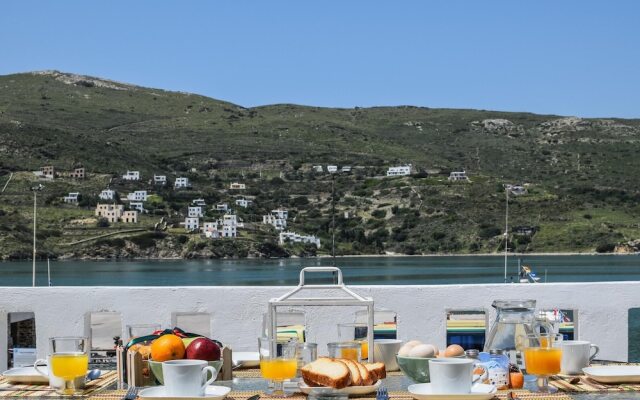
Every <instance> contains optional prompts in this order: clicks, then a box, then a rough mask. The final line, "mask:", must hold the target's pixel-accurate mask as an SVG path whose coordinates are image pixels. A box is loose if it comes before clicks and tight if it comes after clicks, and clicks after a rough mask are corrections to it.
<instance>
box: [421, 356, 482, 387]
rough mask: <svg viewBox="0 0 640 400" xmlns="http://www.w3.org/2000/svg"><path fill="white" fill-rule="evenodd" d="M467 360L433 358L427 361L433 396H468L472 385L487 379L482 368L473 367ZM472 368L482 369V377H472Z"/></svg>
mask: <svg viewBox="0 0 640 400" xmlns="http://www.w3.org/2000/svg"><path fill="white" fill-rule="evenodd" d="M474 364H475V361H474V360H472V359H468V358H446V357H445V358H434V359H431V360H429V376H430V379H431V387H432V390H433V393H434V394H468V393H471V386H472V385H473V384H474V383H477V382H482V381H483V380H484V379H487V377H488V376H489V373H488V371H487V369H486V368H484V367H483V366H477V365H476V366H474ZM474 368H482V369H483V370H484V372H483V373H482V375H478V376H476V377H474V376H473V370H474Z"/></svg>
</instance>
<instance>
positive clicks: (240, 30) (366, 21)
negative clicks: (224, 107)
mask: <svg viewBox="0 0 640 400" xmlns="http://www.w3.org/2000/svg"><path fill="white" fill-rule="evenodd" d="M44 69H57V70H61V71H66V72H75V73H80V74H87V75H94V76H100V77H105V78H110V79H115V80H119V81H124V82H130V83H135V84H139V85H143V86H151V87H157V88H163V89H170V90H181V91H187V92H194V93H200V94H204V95H207V96H211V97H215V98H218V99H223V100H228V101H231V102H234V103H237V104H240V105H243V106H254V105H262V104H272V103H298V104H308V105H318V106H334V107H353V106H374V105H402V104H410V105H417V106H427V107H452V108H480V109H490V110H508V111H531V112H537V113H553V114H562V115H577V116H618V117H640V1H634V0H627V1H588V0H581V1H558V0H549V1H542V0H536V1H529V2H524V1H514V0H504V1H476V0H469V1H453V0H452V1H445V0H442V1H419V0H416V1H392V0H388V1H385V2H382V1H347V0H335V1H333V0H322V1H319V0H318V1H315V2H312V1H305V0H290V1H276V0H273V1H266V0H263V1H258V0H256V1H251V2H250V1H240V0H233V1H232V0H229V1H224V2H223V1H177V0H176V1H160V0H154V1H151V0H149V1H134V0H126V1H119V0H118V1H114V0H109V1H107V0H103V1H86V0H82V1H80V0H75V1H65V0H60V1H32V0H4V1H2V2H1V3H0V74H1V75H4V74H10V73H15V72H24V71H32V70H44Z"/></svg>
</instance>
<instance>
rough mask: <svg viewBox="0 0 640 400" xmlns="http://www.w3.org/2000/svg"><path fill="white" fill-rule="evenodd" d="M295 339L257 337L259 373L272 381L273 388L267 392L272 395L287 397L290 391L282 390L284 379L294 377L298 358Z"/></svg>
mask: <svg viewBox="0 0 640 400" xmlns="http://www.w3.org/2000/svg"><path fill="white" fill-rule="evenodd" d="M296 344H297V341H295V340H290V341H286V342H283V341H278V340H277V339H268V338H259V339H258V346H259V349H260V374H261V375H262V377H263V378H264V379H267V380H270V381H271V382H272V383H273V385H272V386H273V389H269V390H268V391H267V394H269V395H271V396H272V397H287V396H290V395H291V394H292V393H287V392H285V391H284V381H285V380H286V379H293V378H295V377H296V372H297V370H298V359H297V352H296Z"/></svg>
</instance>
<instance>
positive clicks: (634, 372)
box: [582, 365, 640, 383]
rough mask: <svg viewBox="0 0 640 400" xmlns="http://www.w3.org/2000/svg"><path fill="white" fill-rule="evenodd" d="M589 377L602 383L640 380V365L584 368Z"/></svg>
mask: <svg viewBox="0 0 640 400" xmlns="http://www.w3.org/2000/svg"><path fill="white" fill-rule="evenodd" d="M582 372H584V373H585V374H586V375H587V376H588V377H589V378H591V379H593V380H594V381H598V382H602V383H623V382H640V366H636V365H604V366H597V367H587V368H582Z"/></svg>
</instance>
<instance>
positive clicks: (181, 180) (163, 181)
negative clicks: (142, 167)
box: [122, 171, 191, 189]
mask: <svg viewBox="0 0 640 400" xmlns="http://www.w3.org/2000/svg"><path fill="white" fill-rule="evenodd" d="M122 179H123V180H125V181H139V180H140V171H127V173H125V174H124V175H122ZM153 184H154V185H158V186H166V185H167V176H166V175H155V174H154V175H153ZM173 187H174V189H186V188H190V187H191V182H190V181H189V178H185V177H182V176H181V177H178V178H176V180H175V181H174V182H173Z"/></svg>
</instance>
